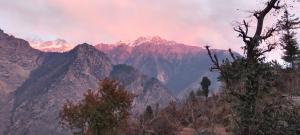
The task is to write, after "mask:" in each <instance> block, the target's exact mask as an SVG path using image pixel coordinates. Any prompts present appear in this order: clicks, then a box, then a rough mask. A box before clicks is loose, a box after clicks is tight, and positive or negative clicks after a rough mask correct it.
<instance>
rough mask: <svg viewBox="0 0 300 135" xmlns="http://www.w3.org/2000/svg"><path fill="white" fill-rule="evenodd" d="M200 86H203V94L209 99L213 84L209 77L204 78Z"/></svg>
mask: <svg viewBox="0 0 300 135" xmlns="http://www.w3.org/2000/svg"><path fill="white" fill-rule="evenodd" d="M200 84H201V87H202V90H203V94H204V96H205V97H206V98H207V97H208V93H209V86H210V84H211V82H210V80H209V79H208V77H207V76H204V77H203V78H202V81H201V83H200Z"/></svg>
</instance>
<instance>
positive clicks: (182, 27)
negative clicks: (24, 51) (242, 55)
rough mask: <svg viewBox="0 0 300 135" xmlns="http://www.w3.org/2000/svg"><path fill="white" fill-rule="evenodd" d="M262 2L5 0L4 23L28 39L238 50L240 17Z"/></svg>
mask: <svg viewBox="0 0 300 135" xmlns="http://www.w3.org/2000/svg"><path fill="white" fill-rule="evenodd" d="M262 6H263V3H262V0H0V28H1V29H3V30H4V31H5V32H7V33H10V34H13V35H16V36H17V37H21V38H25V39H35V38H39V39H43V40H54V39H56V38H62V39H65V40H67V41H68V42H70V43H72V44H79V43H82V42H88V43H91V44H96V43H100V42H104V43H115V42H118V41H120V40H122V41H132V40H135V39H136V38H138V37H140V36H161V37H163V38H165V39H168V40H175V41H177V42H182V43H186V44H190V45H197V46H203V45H205V44H209V45H211V46H213V47H215V48H222V49H227V48H229V47H231V48H233V49H235V50H239V48H240V44H241V42H240V39H237V38H236V36H237V34H236V33H234V32H233V30H232V27H233V25H234V24H235V21H241V20H242V19H243V18H248V19H251V18H250V15H249V11H251V10H252V9H259V8H260V7H262ZM299 7H300V2H296V4H295V7H294V9H293V10H292V12H293V13H297V12H298V13H300V8H299ZM296 15H297V16H300V14H296ZM269 19H270V18H269Z"/></svg>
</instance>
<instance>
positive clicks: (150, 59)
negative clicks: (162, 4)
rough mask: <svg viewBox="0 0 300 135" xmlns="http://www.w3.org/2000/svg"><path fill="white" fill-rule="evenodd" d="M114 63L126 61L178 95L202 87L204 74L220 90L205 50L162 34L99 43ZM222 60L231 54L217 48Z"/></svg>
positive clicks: (213, 87)
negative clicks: (172, 39)
mask: <svg viewBox="0 0 300 135" xmlns="http://www.w3.org/2000/svg"><path fill="white" fill-rule="evenodd" d="M96 48H97V49H99V50H101V51H103V52H104V53H106V54H107V55H108V56H109V57H110V58H111V60H112V62H113V63H115V64H127V65H130V66H133V67H135V68H136V69H138V70H140V71H141V72H142V73H144V74H146V75H148V76H150V77H154V78H157V79H158V80H160V81H161V82H162V83H163V84H165V85H166V86H167V87H168V88H169V89H170V90H172V92H173V93H174V94H175V95H178V96H179V97H182V96H183V95H184V94H186V93H187V92H188V91H190V90H192V89H197V88H199V87H200V86H199V82H200V81H201V79H202V77H203V76H209V77H210V78H211V80H213V83H212V84H213V85H212V87H211V88H212V90H217V89H218V86H219V84H218V82H217V81H216V80H217V76H218V75H217V74H216V73H211V72H210V71H209V68H210V66H211V62H210V60H209V57H208V55H207V52H206V50H205V49H203V48H201V47H195V46H188V45H185V44H181V43H176V42H174V41H168V40H165V39H162V38H160V37H151V38H145V37H141V38H138V39H137V40H135V41H134V42H130V43H118V44H98V45H96ZM214 51H215V52H216V53H217V55H218V56H219V58H220V59H222V58H225V57H227V56H228V54H227V52H226V51H224V50H214Z"/></svg>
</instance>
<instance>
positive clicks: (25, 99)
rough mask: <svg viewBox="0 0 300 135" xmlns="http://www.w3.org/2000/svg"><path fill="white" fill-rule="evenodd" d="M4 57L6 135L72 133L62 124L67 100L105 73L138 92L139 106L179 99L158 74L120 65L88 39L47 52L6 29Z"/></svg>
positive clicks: (0, 47)
mask: <svg viewBox="0 0 300 135" xmlns="http://www.w3.org/2000/svg"><path fill="white" fill-rule="evenodd" d="M0 56H1V57H0V63H1V64H0V65H1V66H0V68H1V70H0V72H1V74H0V84H1V85H0V86H1V87H0V88H1V89H0V93H1V96H2V97H5V98H1V99H2V101H1V104H0V105H1V106H0V121H1V123H0V134H4V135H6V134H13V135H14V134H24V135H32V134H43V135H44V134H55V135H59V134H68V131H66V130H65V129H62V128H60V126H59V123H58V122H59V119H58V114H59V110H60V108H61V106H62V105H63V103H65V102H66V100H73V101H78V100H80V99H81V98H82V95H83V93H84V92H85V91H86V90H87V89H95V88H96V87H97V85H98V82H99V81H100V80H101V79H103V78H105V77H111V78H114V79H117V80H119V81H120V83H121V84H123V85H125V87H126V88H127V89H128V90H131V91H133V92H134V93H135V94H136V98H135V100H134V104H135V109H136V110H140V109H141V108H138V107H145V106H146V105H147V104H154V103H160V102H162V101H164V102H168V101H170V100H175V98H174V97H173V96H172V95H171V94H170V93H169V92H168V89H167V88H165V87H164V86H163V85H162V84H161V83H160V82H159V81H157V80H156V79H151V78H150V77H147V76H145V75H143V74H141V73H139V72H138V71H137V70H135V69H133V68H132V67H126V68H123V67H122V66H120V65H119V66H114V65H113V64H112V62H111V61H110V59H109V58H108V57H107V56H106V55H105V54H104V53H102V52H100V51H98V50H97V49H95V48H94V47H93V46H91V45H88V44H81V45H78V46H77V47H76V48H74V49H72V50H71V51H69V52H65V53H53V52H52V53H45V52H41V51H39V50H35V49H33V48H31V47H30V46H29V43H28V42H27V41H25V40H22V39H18V38H15V37H13V36H9V35H7V34H5V33H3V31H0ZM128 69H130V71H131V72H130V74H126V76H125V77H126V78H132V80H133V81H131V82H126V81H124V79H122V77H124V76H123V75H124V73H127V71H128ZM125 80H126V79H125ZM166 97H167V98H166ZM148 99H151V102H148V101H147V100H148Z"/></svg>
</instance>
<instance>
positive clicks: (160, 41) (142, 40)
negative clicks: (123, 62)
mask: <svg viewBox="0 0 300 135" xmlns="http://www.w3.org/2000/svg"><path fill="white" fill-rule="evenodd" d="M146 43H151V44H153V45H162V44H163V45H174V44H176V42H174V41H168V40H165V39H163V38H161V37H159V36H152V37H151V36H149V37H139V38H138V39H136V40H135V41H133V42H131V43H130V44H129V45H130V46H138V45H142V44H146Z"/></svg>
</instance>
